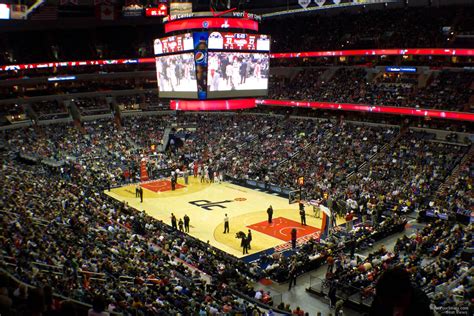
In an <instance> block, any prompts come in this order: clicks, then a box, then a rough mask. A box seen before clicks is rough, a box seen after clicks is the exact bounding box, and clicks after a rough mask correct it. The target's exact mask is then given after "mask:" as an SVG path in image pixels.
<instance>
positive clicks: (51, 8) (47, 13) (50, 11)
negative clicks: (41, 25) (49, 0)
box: [30, 5, 58, 21]
mask: <svg viewBox="0 0 474 316" xmlns="http://www.w3.org/2000/svg"><path fill="white" fill-rule="evenodd" d="M57 19H58V6H55V5H44V6H41V7H39V8H38V9H37V10H36V11H34V12H33V14H32V15H31V17H30V20H33V21H47V20H57Z"/></svg>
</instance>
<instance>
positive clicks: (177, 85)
mask: <svg viewBox="0 0 474 316" xmlns="http://www.w3.org/2000/svg"><path fill="white" fill-rule="evenodd" d="M156 75H157V79H158V89H159V96H160V98H190V99H196V98H197V81H196V67H195V64H194V54H193V53H183V54H177V55H167V56H160V57H156Z"/></svg>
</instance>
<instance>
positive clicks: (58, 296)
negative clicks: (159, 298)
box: [0, 268, 123, 315]
mask: <svg viewBox="0 0 474 316" xmlns="http://www.w3.org/2000/svg"><path fill="white" fill-rule="evenodd" d="M0 272H1V273H4V274H5V275H6V276H8V277H9V278H10V279H12V280H13V281H15V282H16V283H18V284H22V285H24V286H26V287H27V288H29V289H34V288H36V287H35V286H33V285H30V284H28V283H25V282H23V281H20V280H18V279H17V278H16V277H15V276H13V275H12V274H11V273H10V272H8V271H7V270H5V269H3V268H0ZM53 296H54V297H57V298H60V299H62V300H67V301H70V302H72V303H74V304H77V305H80V306H82V307H86V308H92V305H91V304H87V303H84V302H81V301H78V300H75V299H72V298H69V297H66V296H63V295H60V294H56V293H53ZM108 313H109V314H111V315H123V314H122V313H117V312H108Z"/></svg>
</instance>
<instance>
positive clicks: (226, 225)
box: [224, 214, 229, 234]
mask: <svg viewBox="0 0 474 316" xmlns="http://www.w3.org/2000/svg"><path fill="white" fill-rule="evenodd" d="M228 232H229V217H228V216H227V214H225V216H224V234H225V233H228Z"/></svg>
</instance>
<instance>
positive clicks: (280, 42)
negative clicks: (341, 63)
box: [0, 7, 474, 64]
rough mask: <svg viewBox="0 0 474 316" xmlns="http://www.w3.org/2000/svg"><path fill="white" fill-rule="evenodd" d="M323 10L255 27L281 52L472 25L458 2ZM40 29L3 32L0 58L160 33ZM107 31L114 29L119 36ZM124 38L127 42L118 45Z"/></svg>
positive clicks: (436, 35)
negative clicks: (398, 7) (337, 10)
mask: <svg viewBox="0 0 474 316" xmlns="http://www.w3.org/2000/svg"><path fill="white" fill-rule="evenodd" d="M325 11H326V10H323V11H322V12H319V13H318V14H312V15H304V16H302V15H283V16H282V17H279V18H269V19H265V20H264V21H263V22H262V27H261V32H262V33H263V34H269V35H270V36H271V38H272V40H273V41H272V50H273V51H275V52H283V51H299V50H301V49H300V48H302V47H303V48H304V49H305V50H340V49H361V48H393V47H396V48H411V47H423V48H425V47H459V45H463V44H465V43H463V42H462V39H461V38H460V39H457V38H456V35H458V34H469V33H470V32H472V31H473V30H474V26H473V24H472V18H470V16H469V15H468V14H465V12H466V11H469V10H466V8H463V7H441V8H435V7H423V8H413V7H412V8H405V9H382V10H365V9H364V8H362V7H361V8H360V10H356V12H354V11H352V12H348V11H347V10H343V11H341V12H337V13H335V12H333V10H327V11H331V12H330V13H326V12H325ZM443 27H450V29H449V32H448V33H443ZM315 30H317V31H315ZM40 32H41V30H30V31H23V32H22V33H21V34H22V36H17V34H18V32H13V33H4V34H3V36H4V40H3V41H2V42H0V63H1V64H11V63H25V62H45V61H65V60H87V59H112V58H138V57H152V53H153V49H152V43H153V40H154V39H155V38H159V37H163V36H164V33H163V32H162V29H160V28H152V29H150V28H149V27H148V26H145V25H134V26H133V27H132V26H120V25H116V26H114V28H113V29H112V28H110V27H96V28H90V29H84V30H80V31H79V30H75V29H70V30H68V32H63V31H61V30H54V29H52V30H50V31H49V33H48V36H47V37H46V38H45V37H44V36H40V35H41V34H40ZM451 32H452V33H453V34H451ZM112 33H116V34H120V40H118V39H117V38H115V37H114V36H112ZM295 34H297V35H298V36H294V35H295ZM21 38H29V39H30V40H29V41H22V40H21ZM448 39H449V40H448ZM124 42H126V43H129V45H123V43H124ZM33 47H34V48H35V49H32V48H33ZM33 52H34V53H33Z"/></svg>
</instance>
